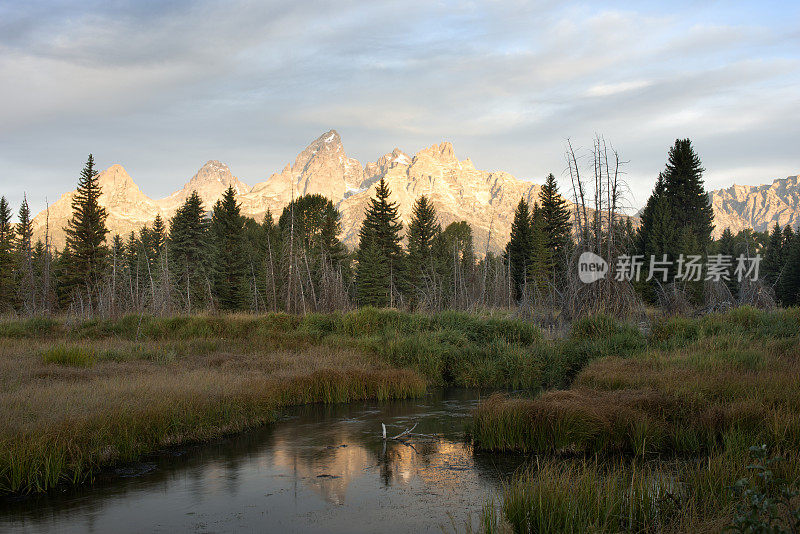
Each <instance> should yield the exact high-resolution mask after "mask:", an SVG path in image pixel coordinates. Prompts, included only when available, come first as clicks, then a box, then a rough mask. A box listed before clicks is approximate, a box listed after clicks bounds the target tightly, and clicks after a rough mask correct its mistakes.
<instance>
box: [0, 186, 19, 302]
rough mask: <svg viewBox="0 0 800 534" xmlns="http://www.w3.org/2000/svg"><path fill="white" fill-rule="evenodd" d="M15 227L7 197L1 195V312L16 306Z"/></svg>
mask: <svg viewBox="0 0 800 534" xmlns="http://www.w3.org/2000/svg"><path fill="white" fill-rule="evenodd" d="M14 263H15V262H14V227H13V225H12V224H11V208H10V207H9V206H8V202H7V201H6V197H0V312H2V311H9V310H12V309H13V308H14V297H15V294H14V293H15V292H14Z"/></svg>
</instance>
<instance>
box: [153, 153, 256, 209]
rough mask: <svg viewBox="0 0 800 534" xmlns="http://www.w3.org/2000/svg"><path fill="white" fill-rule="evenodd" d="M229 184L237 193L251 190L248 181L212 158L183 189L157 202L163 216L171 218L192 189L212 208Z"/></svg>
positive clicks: (241, 193) (207, 206) (240, 193)
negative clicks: (243, 180) (236, 175)
mask: <svg viewBox="0 0 800 534" xmlns="http://www.w3.org/2000/svg"><path fill="white" fill-rule="evenodd" d="M229 186H233V189H234V191H236V194H237V195H243V194H245V193H247V192H248V191H250V187H249V186H248V185H247V184H246V183H244V182H242V181H241V180H239V179H238V178H237V177H235V176H234V175H233V174H231V170H230V169H229V168H228V166H227V165H225V164H224V163H220V162H219V161H216V160H211V161H207V162H206V164H205V165H203V166H202V167H201V168H200V170H199V171H197V174H195V175H194V176H193V177H192V179H191V180H189V181H188V182H187V183H186V185H184V186H183V188H182V189H179V190H178V191H175V192H174V193H172V194H171V195H170V196H168V197H167V198H162V199H161V200H159V201H157V203H158V206H159V208H161V210H162V216H163V215H166V216H167V218H169V217H172V215H174V214H175V212H176V211H177V210H178V208H179V207H181V206H182V205H183V203H184V202H186V199H188V198H189V197H190V196H191V194H192V191H197V194H198V195H200V198H201V199H202V201H203V204H204V205H205V206H206V208H208V209H211V207H212V206H213V205H214V203H215V202H216V201H217V199H219V198H220V197H221V196H222V193H224V192H225V191H226V190H227V189H228V187H229Z"/></svg>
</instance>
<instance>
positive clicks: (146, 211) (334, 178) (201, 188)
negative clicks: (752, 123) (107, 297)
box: [34, 130, 800, 255]
mask: <svg viewBox="0 0 800 534" xmlns="http://www.w3.org/2000/svg"><path fill="white" fill-rule="evenodd" d="M381 178H384V179H385V180H386V181H387V182H388V184H389V187H390V189H391V191H392V200H394V201H396V202H397V203H398V205H399V213H400V217H401V219H402V221H403V223H404V224H405V225H407V224H408V222H409V220H410V218H411V209H412V206H413V204H414V201H415V200H416V199H417V198H418V197H419V196H420V195H423V194H424V195H428V196H429V197H430V198H431V200H432V201H433V203H434V205H435V206H436V209H437V212H438V214H439V219H440V222H441V224H442V227H444V226H446V225H447V224H449V223H451V222H457V221H467V222H468V223H469V224H470V226H471V227H472V230H473V235H474V239H475V249H476V252H478V253H479V254H481V255H482V254H483V253H484V252H485V251H486V250H491V251H493V252H499V251H500V250H502V249H503V247H504V246H505V244H506V242H507V241H508V237H509V234H510V231H511V222H512V220H513V218H514V209H515V207H516V205H517V203H518V202H519V199H520V197H524V198H526V199H527V200H528V201H530V202H531V203H533V202H534V201H536V199H537V198H538V195H539V190H540V188H541V186H540V185H539V184H536V183H533V182H530V181H525V180H520V179H517V178H515V177H514V176H512V175H511V174H509V173H507V172H503V171H484V170H478V169H476V168H475V166H474V165H473V163H472V161H471V160H470V159H469V158H467V159H463V160H459V159H458V157H457V156H456V153H455V150H454V148H453V145H452V144H451V143H449V142H446V141H445V142H442V143H440V144H438V145H431V146H430V147H428V148H425V149H422V150H420V151H419V152H417V153H416V154H414V155H413V156H411V155H409V154H407V153H405V152H403V151H402V150H400V149H399V148H394V149H393V150H392V151H391V152H388V153H386V154H384V155H382V156H381V157H379V158H378V159H376V160H375V161H374V162H367V163H366V164H364V165H363V166H362V164H361V163H360V162H359V161H358V160H356V159H354V158H351V157H349V156H348V155H347V154H346V152H345V150H344V146H343V145H342V140H341V137H340V136H339V134H338V132H336V131H335V130H330V131H328V132H325V133H324V134H322V135H321V136H319V137H318V138H317V139H315V140H314V141H313V142H311V143H310V144H309V145H308V146H307V147H306V148H305V149H304V150H303V151H302V152H300V153H299V154H298V155H297V157H296V158H295V159H294V161H293V162H291V163H287V164H286V166H285V167H284V168H283V169H282V170H281V171H280V172H276V173H273V174H271V175H270V176H269V178H267V179H266V180H265V181H263V182H260V183H256V184H255V185H254V186H253V187H249V186H248V185H247V184H245V183H244V182H243V181H241V180H240V179H239V178H237V177H236V176H234V175H233V174H232V172H231V170H230V169H229V168H228V167H227V166H226V165H225V164H223V163H221V162H219V161H216V160H210V161H208V162H206V163H205V164H204V165H203V166H202V167H201V168H200V169H199V170H198V171H197V173H196V174H195V175H194V176H193V177H192V178H191V179H190V180H189V181H188V182H187V183H186V184H185V185H184V186H183V187H182V188H181V189H179V190H178V191H176V192H174V193H173V194H171V195H169V196H168V197H166V198H163V199H160V200H152V199H150V198H149V197H147V195H145V194H144V193H143V192H142V191H141V190H140V189H139V187H138V186H137V185H136V184H135V183H134V181H133V179H132V178H131V177H130V176H129V175H128V173H127V172H126V171H125V169H124V168H122V166H121V165H117V164H115V165H112V166H111V167H109V168H108V169H106V170H104V171H103V172H101V173H100V174H99V180H100V185H101V189H102V194H101V196H100V203H101V204H102V205H103V206H104V207H105V208H106V210H107V211H108V220H107V226H108V228H109V230H110V234H111V235H113V234H120V235H123V236H124V235H126V234H128V233H130V232H131V231H136V230H138V229H140V228H141V227H143V226H144V225H147V224H150V223H151V222H152V221H153V219H154V218H155V216H156V215H157V214H160V215H161V216H162V217H163V218H164V219H165V220H168V219H169V218H171V217H172V216H173V215H174V213H175V211H176V210H177V209H178V207H179V206H180V205H181V204H183V202H184V201H185V200H186V199H187V198H188V197H189V195H190V194H191V192H192V191H195V190H196V191H197V192H198V193H199V195H200V197H201V199H202V200H203V203H204V205H205V207H206V209H208V210H210V209H211V207H212V206H213V204H214V202H216V200H217V199H218V198H219V197H220V196H221V195H222V193H223V192H224V191H225V190H226V189H227V188H228V186H233V188H234V189H235V190H236V193H237V200H238V201H239V203H240V205H241V208H242V213H243V215H246V216H248V217H251V218H253V219H255V220H257V221H261V220H263V218H264V216H265V214H266V213H267V212H268V211H269V212H271V213H272V215H273V217H275V218H276V219H277V217H278V216H279V215H280V213H281V211H282V210H283V208H284V207H285V206H286V205H288V204H289V202H290V201H291V199H292V198H294V197H298V196H300V195H303V194H312V193H318V194H321V195H323V196H325V197H327V198H330V199H331V200H333V202H334V204H336V206H337V207H338V208H339V210H340V212H341V214H342V241H343V242H344V243H345V244H346V245H347V246H348V247H351V248H353V247H356V246H357V245H358V231H359V228H360V227H361V222H362V221H363V218H364V211H365V209H366V206H367V203H368V201H369V199H370V197H372V196H374V193H375V188H376V186H377V183H378V181H379V180H380V179H381ZM562 193H563V194H564V196H565V197H566V198H568V196H569V195H568V192H566V191H564V192H562ZM73 196H74V191H72V192H70V193H66V194H64V195H63V196H62V197H61V198H60V199H59V200H58V201H57V202H56V203H54V204H53V205H51V206H50V208H49V210H48V211H43V212H42V213H40V214H38V215H37V216H36V218H35V219H34V232H35V235H34V239H38V238H43V237H44V235H45V230H46V229H49V235H50V239H51V242H52V244H53V245H54V246H56V247H57V248H58V249H61V248H63V246H64V242H65V235H64V232H63V227H64V226H65V225H66V224H67V221H68V219H69V217H70V214H71V202H72V198H73ZM710 196H711V199H712V203H713V205H714V211H715V225H716V228H715V235H719V234H720V233H722V230H723V229H724V228H725V227H728V226H729V227H731V229H732V230H733V231H734V232H737V231H739V230H740V229H743V228H746V227H753V228H755V229H756V230H763V229H764V228H767V227H769V226H771V225H772V224H774V222H775V221H778V222H779V223H780V224H781V225H784V224H787V223H791V224H795V225H796V224H797V223H798V222H800V186H798V177H797V176H794V177H789V178H786V179H783V180H776V181H775V182H773V184H771V185H763V186H755V187H753V186H736V185H735V186H732V187H730V188H727V189H721V190H717V191H713V192H711V194H710ZM487 247H488V248H487Z"/></svg>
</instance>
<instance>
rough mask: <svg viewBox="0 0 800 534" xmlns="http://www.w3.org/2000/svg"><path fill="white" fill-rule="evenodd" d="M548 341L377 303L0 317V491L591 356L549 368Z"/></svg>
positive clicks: (536, 379) (554, 375) (532, 332)
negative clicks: (311, 411)
mask: <svg viewBox="0 0 800 534" xmlns="http://www.w3.org/2000/svg"><path fill="white" fill-rule="evenodd" d="M542 346H545V344H544V343H543V342H542V341H541V335H540V333H539V331H538V330H537V329H536V328H534V327H532V326H531V325H530V324H527V323H525V322H523V321H518V320H514V319H509V318H503V317H478V316H473V315H466V314H457V313H444V314H439V315H432V316H430V315H416V314H408V313H400V312H394V311H378V310H374V309H365V310H361V311H358V312H352V313H342V314H330V315H307V316H303V317H297V316H289V315H282V314H273V315H266V316H258V317H256V316H249V315H234V316H192V317H171V318H154V317H138V316H131V317H125V318H122V319H119V320H113V321H111V320H109V321H87V322H79V323H74V324H69V323H67V322H65V321H60V320H44V319H36V320H29V321H17V322H5V323H0V415H2V418H3V421H4V424H3V425H2V426H0V493H15V492H39V491H45V490H48V489H50V488H53V487H54V486H56V485H58V484H62V483H79V482H81V481H84V480H86V479H87V477H90V476H91V473H92V472H93V471H94V470H96V469H97V468H99V467H100V466H103V465H108V464H111V463H114V462H119V461H129V460H134V459H136V458H139V457H141V456H142V455H144V454H146V453H148V452H151V451H153V450H156V449H158V448H161V447H164V446H169V445H175V444H180V443H186V442H190V441H202V440H207V439H212V438H214V437H217V436H220V435H223V434H226V433H231V432H236V431H239V430H242V429H246V428H249V427H252V426H255V425H260V424H263V423H266V422H269V421H272V420H273V419H274V418H275V416H276V414H277V413H278V412H279V410H280V409H281V408H282V407H285V406H287V405H294V404H304V403H314V402H345V401H350V400H358V399H367V398H374V399H389V398H404V397H409V396H414V395H420V394H421V393H423V392H424V390H425V388H426V387H427V386H428V385H431V384H454V385H465V386H495V385H501V386H502V385H507V386H513V387H529V388H536V389H538V388H540V387H542V386H543V385H545V384H547V383H550V382H552V383H561V382H564V381H565V380H566V379H565V376H566V375H565V373H566V372H567V371H569V370H571V369H573V368H577V366H578V365H579V361H578V360H581V361H582V360H584V359H586V358H588V357H590V356H587V355H586V354H584V353H582V352H581V351H579V350H578V351H575V353H574V354H573V355H572V356H570V358H569V359H561V360H559V359H555V360H553V361H552V362H550V361H549V360H548V355H547V353H546V351H544V349H541V348H537V347H542ZM537 351H538V352H537ZM532 354H538V356H536V357H532V356H531V355H532ZM548 365H550V367H548ZM548 369H550V370H548ZM570 372H571V371H570ZM572 374H574V372H572Z"/></svg>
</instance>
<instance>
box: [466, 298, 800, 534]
mask: <svg viewBox="0 0 800 534" xmlns="http://www.w3.org/2000/svg"><path fill="white" fill-rule="evenodd" d="M578 326H579V330H577V331H576V330H574V331H573V335H578V336H581V337H587V332H592V331H594V332H596V333H597V335H599V336H608V335H611V334H612V330H613V329H614V328H618V327H616V326H614V323H613V322H612V321H609V320H608V319H604V318H594V319H590V320H588V321H586V322H584V324H583V325H578ZM472 432H473V437H474V440H475V443H476V446H478V447H480V448H483V449H488V450H494V451H526V452H533V453H537V454H541V455H544V456H543V457H544V458H551V459H552V460H549V461H545V462H544V463H543V465H542V466H540V469H539V470H538V471H532V472H529V473H525V474H524V475H522V476H520V477H519V478H518V479H517V480H516V481H514V482H513V483H512V484H510V485H509V486H508V487H507V488H506V489H505V491H504V493H503V495H502V498H501V503H500V504H499V505H498V506H499V511H498V514H499V515H498V517H501V518H502V519H503V521H506V522H507V523H510V524H511V525H513V526H514V528H515V529H516V530H517V531H532V532H542V531H548V530H552V531H576V532H577V531H603V532H618V531H635V532H641V531H676V532H681V531H699V530H708V531H718V530H719V529H720V525H724V524H728V523H729V522H730V520H731V518H732V516H733V513H734V512H733V504H734V501H735V499H734V497H733V494H732V491H731V486H732V485H733V483H734V482H735V481H736V480H738V479H739V478H741V477H742V476H745V475H747V473H748V469H747V466H748V465H749V464H750V461H749V460H748V458H747V455H746V453H747V450H748V448H749V447H750V446H751V445H754V444H765V445H766V446H767V447H768V449H769V450H770V451H772V452H773V454H775V455H780V456H782V457H784V458H785V462H784V465H785V466H788V467H784V468H782V469H783V470H784V471H785V473H784V474H785V475H786V477H787V479H788V480H789V481H790V483H791V484H796V483H797V481H798V479H800V467H798V466H800V310H797V309H790V310H780V311H775V312H761V311H757V310H753V309H747V308H742V309H737V310H734V311H732V312H729V313H725V314H714V315H709V316H706V317H703V318H701V319H696V320H690V319H666V320H663V321H660V322H657V323H656V324H654V325H653V328H652V330H651V333H650V335H649V336H648V338H647V340H646V344H645V346H644V347H642V348H641V350H634V351H631V352H629V353H628V354H616V355H609V356H604V357H602V358H598V359H595V360H593V361H592V362H590V363H588V364H587V365H586V366H585V368H584V369H583V370H582V371H581V372H580V373H579V374H577V376H576V378H575V380H574V381H573V384H572V386H571V387H570V388H569V389H566V390H556V391H548V392H544V393H542V394H540V395H538V396H534V397H527V398H521V397H518V398H513V397H509V396H507V395H495V396H493V397H491V398H489V399H488V400H487V401H486V402H484V403H482V404H481V405H480V406H479V408H478V409H477V410H476V412H475V415H474V418H473V428H472ZM587 459H591V461H589V460H587ZM621 462H622V463H621ZM669 462H675V463H676V465H679V466H680V467H679V468H677V467H676V468H672V467H668V466H666V464H668V463H669ZM570 488H572V489H570ZM669 488H673V489H669ZM631 492H632V493H631ZM548 510H551V512H548ZM488 515H489V516H491V515H492V514H491V513H489V514H488ZM546 521H554V523H546ZM501 524H502V523H501ZM490 530H492V529H490Z"/></svg>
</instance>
